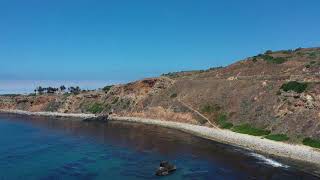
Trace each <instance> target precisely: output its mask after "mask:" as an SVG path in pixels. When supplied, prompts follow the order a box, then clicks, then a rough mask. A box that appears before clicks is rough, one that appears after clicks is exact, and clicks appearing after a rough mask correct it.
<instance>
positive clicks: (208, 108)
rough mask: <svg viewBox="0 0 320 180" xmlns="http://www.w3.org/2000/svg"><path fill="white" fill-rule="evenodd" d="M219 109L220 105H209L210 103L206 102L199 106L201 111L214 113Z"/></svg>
mask: <svg viewBox="0 0 320 180" xmlns="http://www.w3.org/2000/svg"><path fill="white" fill-rule="evenodd" d="M219 110H221V107H220V106H219V105H217V104H214V105H211V104H206V105H204V106H202V107H201V109H200V111H201V112H202V113H214V112H217V111H219Z"/></svg>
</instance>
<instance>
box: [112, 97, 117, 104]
mask: <svg viewBox="0 0 320 180" xmlns="http://www.w3.org/2000/svg"><path fill="white" fill-rule="evenodd" d="M118 100H119V97H116V98H115V99H114V100H113V101H112V103H111V104H115V103H117V102H118Z"/></svg>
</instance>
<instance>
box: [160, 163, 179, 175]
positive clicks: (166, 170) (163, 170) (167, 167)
mask: <svg viewBox="0 0 320 180" xmlns="http://www.w3.org/2000/svg"><path fill="white" fill-rule="evenodd" d="M176 169H177V167H176V166H175V165H173V164H170V163H169V162H168V161H162V162H161V163H160V167H159V168H158V170H157V171H156V175H157V176H166V175H169V174H170V173H172V172H173V171H175V170H176Z"/></svg>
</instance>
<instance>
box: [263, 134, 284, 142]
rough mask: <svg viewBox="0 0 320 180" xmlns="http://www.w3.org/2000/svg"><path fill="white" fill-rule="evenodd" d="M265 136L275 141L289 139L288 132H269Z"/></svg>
mask: <svg viewBox="0 0 320 180" xmlns="http://www.w3.org/2000/svg"><path fill="white" fill-rule="evenodd" d="M265 138H267V139H270V140H274V141H287V140H289V137H288V136H287V135H286V134H269V135H267V136H265Z"/></svg>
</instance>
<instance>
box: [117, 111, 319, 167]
mask: <svg viewBox="0 0 320 180" xmlns="http://www.w3.org/2000/svg"><path fill="white" fill-rule="evenodd" d="M111 119H112V120H117V121H127V122H137V123H144V124H152V125H159V126H163V127H167V128H173V129H177V130H181V131H184V132H187V133H191V134H194V135H196V136H200V137H203V138H206V139H210V140H214V141H218V142H221V143H226V144H231V145H234V146H238V147H242V148H246V149H250V150H253V151H256V152H261V153H264V154H269V155H276V156H279V157H285V158H290V159H294V160H299V161H305V162H309V163H313V164H316V165H320V150H318V149H314V148H311V147H308V146H304V145H294V144H287V143H283V142H277V141H272V140H269V139H263V138H261V137H257V136H251V135H246V134H240V133H235V132H232V131H229V130H222V129H216V128H209V127H204V126H197V125H192V124H186V123H179V122H172V121H162V120H154V119H144V118H135V117H112V118H111Z"/></svg>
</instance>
